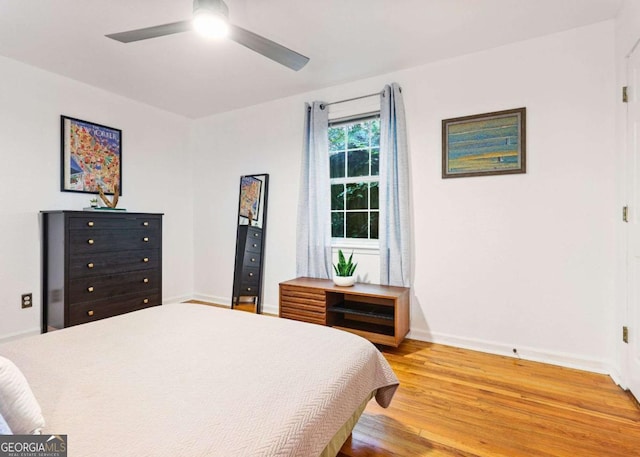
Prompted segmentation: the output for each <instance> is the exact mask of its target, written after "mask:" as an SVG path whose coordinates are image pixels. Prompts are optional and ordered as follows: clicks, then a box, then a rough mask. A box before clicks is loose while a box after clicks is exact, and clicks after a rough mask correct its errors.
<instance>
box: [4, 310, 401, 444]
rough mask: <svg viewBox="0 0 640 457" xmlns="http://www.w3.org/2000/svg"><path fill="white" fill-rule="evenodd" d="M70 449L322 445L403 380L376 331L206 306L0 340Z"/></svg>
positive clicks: (385, 400)
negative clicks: (371, 398) (370, 334)
mask: <svg viewBox="0 0 640 457" xmlns="http://www.w3.org/2000/svg"><path fill="white" fill-rule="evenodd" d="M0 355H3V356H5V357H7V358H9V359H11V360H13V361H14V363H15V364H16V365H17V366H18V367H19V368H20V369H21V370H22V371H23V373H24V374H25V376H26V378H27V380H28V381H29V383H30V385H31V388H32V389H33V392H34V394H35V396H36V398H37V399H38V401H39V402H40V405H41V406H42V412H43V415H44V417H45V420H46V422H47V425H46V427H45V429H44V432H43V433H57V434H67V435H68V443H69V456H70V457H101V456H105V457H106V456H109V457H112V456H114V455H117V456H119V457H127V456H136V457H138V456H153V457H165V456H166V457H179V456H184V457H202V456H220V457H228V456H251V457H253V456H256V457H257V456H304V457H311V456H317V455H319V454H320V453H321V452H322V450H323V449H324V447H325V446H326V444H327V443H328V441H329V440H330V439H331V438H332V437H333V435H334V434H335V433H336V431H337V430H338V429H339V428H340V427H342V425H343V424H344V423H345V422H346V420H347V419H348V418H349V417H350V416H351V415H352V413H353V411H354V410H355V409H356V408H357V407H358V406H359V405H360V404H361V403H362V402H363V401H364V399H365V398H367V396H368V395H369V394H370V393H371V392H372V391H374V390H376V389H377V394H376V400H377V401H378V403H380V404H381V405H382V406H387V405H388V404H389V402H390V401H391V397H392V396H393V394H394V392H395V390H396V388H397V385H398V381H397V378H396V377H395V375H394V374H393V372H392V370H391V368H390V367H389V365H388V364H387V362H386V360H385V359H384V357H383V356H382V355H381V354H380V352H379V351H378V350H377V349H376V348H375V347H374V346H373V345H372V344H371V343H369V342H368V341H366V340H364V339H362V338H360V337H358V336H355V335H352V334H349V333H346V332H341V331H338V330H334V329H331V328H327V327H322V326H318V325H313V324H304V323H299V322H294V321H289V320H285V319H277V318H272V317H266V316H258V315H252V314H248V313H244V312H238V311H231V310H226V309H219V308H213V307H208V306H202V305H193V304H179V305H164V306H160V307H156V308H150V309H145V310H142V311H138V312H135V313H130V314H127V315H123V316H118V317H114V318H110V319H106V320H102V321H98V322H94V323H91V324H85V325H80V326H77V327H72V328H68V329H65V330H61V331H56V332H51V333H48V334H45V335H39V336H35V337H31V338H25V339H22V340H19V341H14V342H10V343H6V344H4V345H0Z"/></svg>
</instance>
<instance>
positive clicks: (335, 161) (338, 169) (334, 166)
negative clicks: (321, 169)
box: [329, 152, 345, 178]
mask: <svg viewBox="0 0 640 457" xmlns="http://www.w3.org/2000/svg"><path fill="white" fill-rule="evenodd" d="M344 154H345V153H344V152H332V153H330V155H329V177H331V178H344Z"/></svg>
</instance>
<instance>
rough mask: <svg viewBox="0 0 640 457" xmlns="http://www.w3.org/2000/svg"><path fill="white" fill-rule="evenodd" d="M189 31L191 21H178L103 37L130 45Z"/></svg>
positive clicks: (191, 28)
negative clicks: (133, 42)
mask: <svg viewBox="0 0 640 457" xmlns="http://www.w3.org/2000/svg"><path fill="white" fill-rule="evenodd" d="M189 30H193V27H192V25H191V21H180V22H172V23H170V24H162V25H156V26H154V27H146V28H144V29H137V30H129V31H128V32H120V33H111V34H109V35H105V36H106V37H107V38H111V39H112V40H116V41H120V42H121V43H131V42H132V41H140V40H148V39H149V38H157V37H161V36H165V35H173V34H174V33H182V32H188V31H189Z"/></svg>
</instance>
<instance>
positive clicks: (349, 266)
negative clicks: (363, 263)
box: [333, 249, 358, 286]
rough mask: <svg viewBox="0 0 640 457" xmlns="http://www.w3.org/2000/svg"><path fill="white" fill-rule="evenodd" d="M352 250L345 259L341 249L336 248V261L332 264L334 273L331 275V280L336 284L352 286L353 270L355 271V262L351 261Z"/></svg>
mask: <svg viewBox="0 0 640 457" xmlns="http://www.w3.org/2000/svg"><path fill="white" fill-rule="evenodd" d="M352 259H353V251H352V252H351V255H350V256H349V260H346V259H345V257H344V254H343V253H342V249H338V263H334V264H333V269H334V271H335V274H334V275H333V282H334V283H335V285H336V286H353V283H354V282H355V276H353V272H354V271H356V267H357V266H358V264H357V263H353V262H352Z"/></svg>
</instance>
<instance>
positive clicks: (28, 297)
mask: <svg viewBox="0 0 640 457" xmlns="http://www.w3.org/2000/svg"><path fill="white" fill-rule="evenodd" d="M31 306H33V296H32V294H31V293H28V294H22V309H24V308H31Z"/></svg>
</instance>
